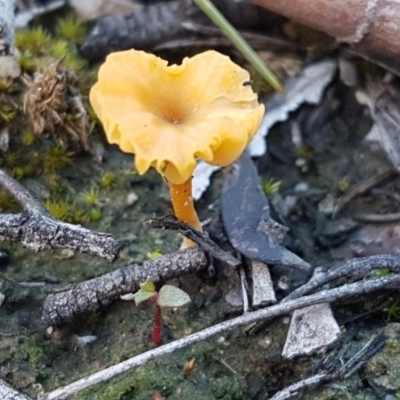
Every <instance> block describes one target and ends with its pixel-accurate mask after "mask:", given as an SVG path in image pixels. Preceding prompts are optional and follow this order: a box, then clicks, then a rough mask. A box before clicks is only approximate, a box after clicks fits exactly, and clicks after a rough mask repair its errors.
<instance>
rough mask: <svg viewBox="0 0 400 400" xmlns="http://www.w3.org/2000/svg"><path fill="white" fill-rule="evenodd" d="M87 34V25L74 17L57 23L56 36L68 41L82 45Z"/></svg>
mask: <svg viewBox="0 0 400 400" xmlns="http://www.w3.org/2000/svg"><path fill="white" fill-rule="evenodd" d="M86 33H87V26H86V24H85V23H84V22H82V21H80V20H78V19H77V18H75V17H74V16H72V15H71V16H67V17H65V18H62V19H60V20H58V21H57V25H56V34H57V35H58V36H60V37H61V38H63V39H65V40H67V41H72V42H77V43H82V42H83V41H84V40H85V38H86Z"/></svg>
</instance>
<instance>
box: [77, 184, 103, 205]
mask: <svg viewBox="0 0 400 400" xmlns="http://www.w3.org/2000/svg"><path fill="white" fill-rule="evenodd" d="M79 199H80V201H82V202H83V203H84V204H85V205H87V206H89V207H96V206H98V205H100V194H99V189H98V188H96V187H94V186H92V187H91V188H90V189H89V190H86V191H84V192H82V193H81V194H80V195H79Z"/></svg>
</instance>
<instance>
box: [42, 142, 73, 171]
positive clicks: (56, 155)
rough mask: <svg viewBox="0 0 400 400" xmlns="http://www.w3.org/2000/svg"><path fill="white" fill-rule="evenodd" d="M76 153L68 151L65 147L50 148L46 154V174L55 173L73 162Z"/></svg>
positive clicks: (44, 159)
mask: <svg viewBox="0 0 400 400" xmlns="http://www.w3.org/2000/svg"><path fill="white" fill-rule="evenodd" d="M73 154H74V153H72V152H70V151H67V149H66V148H65V147H64V146H54V147H50V148H49V149H47V150H46V152H45V153H44V158H43V171H44V172H45V173H48V172H55V171H57V170H59V169H61V168H63V167H65V166H67V165H69V164H71V162H72V156H73Z"/></svg>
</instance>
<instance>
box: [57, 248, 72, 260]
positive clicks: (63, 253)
mask: <svg viewBox="0 0 400 400" xmlns="http://www.w3.org/2000/svg"><path fill="white" fill-rule="evenodd" d="M74 255H75V252H74V250H71V249H62V250H61V251H60V257H61V258H63V259H65V260H70V259H71V258H73V257H74Z"/></svg>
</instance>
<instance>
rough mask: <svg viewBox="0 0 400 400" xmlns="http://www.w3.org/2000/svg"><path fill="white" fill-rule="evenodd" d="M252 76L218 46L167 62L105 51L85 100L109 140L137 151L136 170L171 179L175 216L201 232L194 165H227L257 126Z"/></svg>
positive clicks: (259, 108) (136, 53) (138, 53)
mask: <svg viewBox="0 0 400 400" xmlns="http://www.w3.org/2000/svg"><path fill="white" fill-rule="evenodd" d="M249 79H250V77H249V73H248V72H247V71H246V70H244V69H243V68H241V67H239V66H238V65H236V64H235V63H233V62H232V61H231V60H230V59H229V57H227V56H224V55H222V54H220V53H218V52H216V51H206V52H204V53H201V54H198V55H196V56H194V57H191V58H185V59H184V60H183V62H182V64H180V65H168V62H167V61H165V60H163V59H161V58H159V57H156V56H154V55H152V54H148V53H145V52H143V51H136V50H127V51H121V52H116V53H112V54H110V55H109V56H108V57H107V59H106V61H105V62H104V64H103V65H102V66H101V67H100V70H99V75H98V81H97V82H96V83H95V85H94V86H93V87H92V89H91V91H90V102H91V104H92V107H93V109H94V111H95V112H96V114H97V116H98V117H99V119H100V121H101V122H102V123H103V126H104V130H105V133H106V135H107V139H108V141H109V142H110V143H116V144H118V145H119V147H120V148H121V150H122V151H124V152H126V153H131V154H135V165H136V169H137V170H138V172H139V174H144V173H146V172H147V170H148V169H149V168H150V167H154V168H156V169H157V170H158V171H159V172H160V173H161V174H162V175H163V177H164V178H165V179H166V181H167V182H168V184H169V187H170V193H171V199H172V204H173V208H174V212H175V215H176V217H177V218H178V219H179V220H181V221H184V222H186V223H188V224H190V225H191V226H193V227H194V228H196V229H198V230H201V224H200V221H199V219H198V216H197V213H196V211H195V208H194V205H193V199H192V175H193V171H194V169H195V167H196V162H197V160H198V159H203V160H204V161H206V162H207V163H209V164H212V165H218V166H226V165H229V164H231V163H232V162H234V161H235V160H236V159H237V158H238V157H240V155H241V154H242V152H243V151H244V149H245V148H246V146H247V145H248V143H249V142H250V140H251V139H252V137H253V136H254V134H255V133H256V132H257V129H258V127H259V125H260V123H261V119H262V116H263V114H264V106H263V105H260V104H259V103H258V101H257V94H255V93H254V92H253V91H252V89H251V86H249V85H247V84H246V83H245V82H247V81H249ZM244 83H245V84H244ZM186 245H193V243H192V242H190V241H186Z"/></svg>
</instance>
